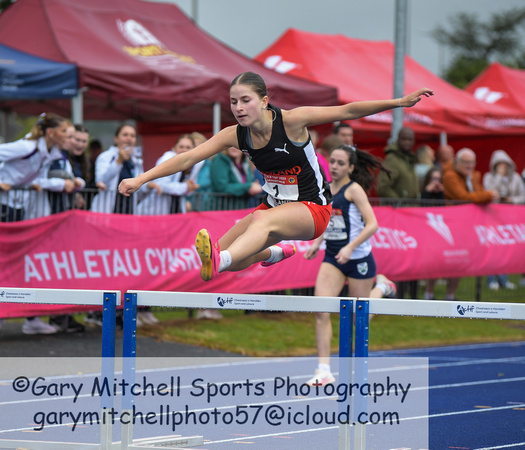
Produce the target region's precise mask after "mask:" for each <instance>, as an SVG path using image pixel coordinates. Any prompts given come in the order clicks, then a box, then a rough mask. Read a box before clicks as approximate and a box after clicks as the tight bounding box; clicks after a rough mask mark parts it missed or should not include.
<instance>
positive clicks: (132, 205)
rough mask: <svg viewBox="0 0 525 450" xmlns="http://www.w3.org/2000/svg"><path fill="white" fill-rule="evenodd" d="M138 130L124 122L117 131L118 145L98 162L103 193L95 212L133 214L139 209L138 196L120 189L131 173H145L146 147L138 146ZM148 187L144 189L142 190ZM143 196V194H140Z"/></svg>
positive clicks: (98, 181)
mask: <svg viewBox="0 0 525 450" xmlns="http://www.w3.org/2000/svg"><path fill="white" fill-rule="evenodd" d="M136 143H137V131H136V130H135V127H133V126H132V125H121V126H119V127H118V128H117V130H116V132H115V144H114V145H112V146H111V147H109V148H108V149H107V150H106V151H105V152H102V153H101V154H100V155H99V156H98V158H97V160H96V161H95V182H96V185H97V187H98V189H99V192H98V194H97V195H95V197H94V198H93V202H92V204H91V211H94V212H104V213H121V214H133V213H134V211H136V207H137V203H138V198H137V196H136V195H133V196H131V197H127V198H125V197H124V196H122V195H121V194H118V191H117V188H118V185H119V183H120V181H121V180H122V179H123V178H127V177H128V176H129V174H132V176H134V177H136V176H137V175H140V174H141V173H143V172H144V167H143V162H142V150H141V149H140V148H139V147H135V144H136ZM144 191H146V188H144V189H142V190H141V193H142V192H144ZM137 194H139V195H140V193H137Z"/></svg>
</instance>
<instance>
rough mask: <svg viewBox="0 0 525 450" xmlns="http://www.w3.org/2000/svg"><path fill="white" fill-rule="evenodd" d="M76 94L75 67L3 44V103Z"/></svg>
mask: <svg viewBox="0 0 525 450" xmlns="http://www.w3.org/2000/svg"><path fill="white" fill-rule="evenodd" d="M77 92H78V73H77V68H76V66H75V65H74V64H66V63H59V62H54V61H50V60H48V59H43V58H39V57H37V56H33V55H29V54H28V53H23V52H20V51H18V50H15V49H13V48H11V47H6V46H5V45H2V44H0V100H15V99H33V100H36V99H46V98H71V97H74V96H75V95H76V94H77Z"/></svg>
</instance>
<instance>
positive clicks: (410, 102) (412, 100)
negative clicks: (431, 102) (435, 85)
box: [399, 88, 434, 108]
mask: <svg viewBox="0 0 525 450" xmlns="http://www.w3.org/2000/svg"><path fill="white" fill-rule="evenodd" d="M432 95H434V91H433V90H432V89H429V88H423V89H419V90H417V91H415V92H412V93H411V94H408V95H405V96H404V97H403V98H402V99H400V100H399V106H403V107H405V108H410V107H411V106H414V105H415V104H416V103H417V102H419V101H421V97H430V96H432Z"/></svg>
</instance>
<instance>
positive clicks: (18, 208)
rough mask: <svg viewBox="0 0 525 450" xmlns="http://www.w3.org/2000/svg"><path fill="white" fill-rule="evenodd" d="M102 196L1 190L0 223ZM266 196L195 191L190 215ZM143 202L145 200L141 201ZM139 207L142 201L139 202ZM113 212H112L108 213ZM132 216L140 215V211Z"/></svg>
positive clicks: (396, 203)
mask: <svg viewBox="0 0 525 450" xmlns="http://www.w3.org/2000/svg"><path fill="white" fill-rule="evenodd" d="M98 193H99V190H98V189H83V190H81V191H77V192H75V193H72V194H67V193H63V192H51V191H45V190H44V191H39V192H37V191H35V190H33V189H27V188H16V187H15V188H12V189H11V190H10V191H1V190H0V205H1V208H2V209H1V216H0V222H15V221H19V220H28V219H34V218H37V217H43V216H46V215H49V214H53V213H56V212H61V211H67V210H70V209H81V210H85V211H89V210H90V209H91V204H92V202H93V198H94V197H95V196H96V195H97V194H98ZM263 197H264V195H263V194H259V195H255V196H249V195H244V196H233V195H230V194H222V193H217V192H200V191H195V192H192V193H191V194H190V195H188V196H186V197H185V198H186V202H187V205H188V208H187V210H188V211H227V210H235V209H245V208H255V207H257V206H258V205H260V203H261V202H262V199H263ZM172 198H174V199H176V200H177V201H178V197H172V196H170V195H167V194H161V195H158V196H152V197H149V198H148V202H149V205H148V214H151V215H160V214H166V213H167V212H166V209H165V205H166V203H168V204H170V203H171V200H172ZM141 200H142V199H141ZM370 203H371V204H372V206H392V207H395V208H403V207H421V206H427V207H435V206H451V205H459V204H465V202H459V201H455V200H447V201H445V202H444V201H442V200H431V199H391V198H378V197H371V198H370ZM139 205H140V201H139ZM106 212H109V213H111V212H113V211H106ZM133 214H140V208H137V211H134V212H133Z"/></svg>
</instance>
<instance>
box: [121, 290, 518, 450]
mask: <svg viewBox="0 0 525 450" xmlns="http://www.w3.org/2000/svg"><path fill="white" fill-rule="evenodd" d="M140 306H157V307H173V308H215V309H242V310H255V311H281V312H327V313H339V315H340V321H339V324H340V325H339V327H340V328H339V331H340V334H339V357H342V358H350V360H351V359H352V358H354V357H355V358H361V360H362V361H363V362H362V364H361V363H360V364H358V365H357V366H356V367H355V368H354V367H352V363H350V365H349V366H348V367H347V366H346V365H344V364H343V365H342V367H341V369H342V371H341V373H340V375H341V377H340V378H341V379H343V380H350V377H351V376H352V371H353V370H354V369H356V370H355V372H356V373H355V376H357V377H360V379H366V377H367V359H366V358H368V349H369V328H370V321H369V317H370V315H371V314H374V315H397V316H414V317H417V316H420V317H421V316H426V317H441V318H459V319H461V318H463V319H499V320H505V319H508V320H525V304H516V303H497V302H477V301H472V302H465V301H446V300H424V301H422V300H415V299H406V300H405V299H376V298H365V297H360V298H355V297H354V298H340V297H312V296H286V299H285V301H283V296H277V295H264V294H260V295H256V294H224V293H220V294H219V293H194V292H188V293H187V292H161V291H139V290H130V291H127V293H126V294H125V296H124V337H123V342H124V343H125V345H126V346H127V348H124V349H123V355H125V356H127V357H128V358H130V362H131V361H134V358H135V357H136V315H137V307H140ZM354 317H355V342H353V335H354ZM128 370H129V371H130V373H131V374H133V372H132V371H133V370H134V364H133V363H131V364H130V365H129V366H128ZM357 372H359V373H357ZM350 428H351V427H350V426H349V425H342V426H340V427H339V450H345V449H350V448H354V449H356V450H357V449H359V450H361V449H363V450H364V449H366V434H365V426H364V425H363V426H357V427H356V429H355V432H354V436H353V438H354V439H353V442H352V436H351V434H350V431H351V430H350ZM126 431H127V435H126V436H125V439H124V438H123V439H122V442H123V443H126V445H127V446H126V445H124V446H123V447H122V449H123V450H124V449H125V450H127V449H129V450H134V449H139V448H141V447H140V445H141V444H142V445H144V444H146V445H148V444H147V442H148V441H147V439H144V440H141V443H138V442H137V443H135V442H134V441H133V439H132V429H130V428H128V429H127V430H126ZM179 438H180V437H179ZM184 439H185V438H180V440H181V441H184ZM170 442H171V441H170V437H166V438H165V439H157V441H156V443H157V446H158V447H162V448H166V449H180V448H187V447H189V446H193V445H203V444H202V442H203V437H202V436H198V437H195V436H193V437H190V438H187V441H185V442H183V444H184V445H180V442H179V445H178V446H173V447H172V446H171V445H170ZM136 444H138V445H136ZM173 444H174V445H176V443H175V442H173ZM186 444H187V445H186ZM150 447H155V443H152V445H151V446H150Z"/></svg>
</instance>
